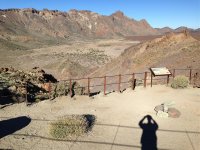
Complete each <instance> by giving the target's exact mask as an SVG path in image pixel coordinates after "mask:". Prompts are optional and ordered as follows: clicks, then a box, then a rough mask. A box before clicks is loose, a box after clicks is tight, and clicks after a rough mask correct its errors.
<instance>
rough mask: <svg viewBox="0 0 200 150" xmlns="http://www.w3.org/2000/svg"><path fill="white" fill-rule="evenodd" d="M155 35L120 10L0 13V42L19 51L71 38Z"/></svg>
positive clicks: (146, 24)
mask: <svg viewBox="0 0 200 150" xmlns="http://www.w3.org/2000/svg"><path fill="white" fill-rule="evenodd" d="M155 34H159V32H158V31H157V30H156V29H154V28H152V27H151V26H150V25H149V24H148V23H147V21H146V20H140V21H136V20H134V19H130V18H128V17H126V16H125V15H124V14H123V13H122V12H120V11H117V12H116V13H113V14H112V15H110V16H103V15H100V14H97V13H94V12H91V11H78V10H70V11H69V12H60V11H57V10H47V9H44V10H41V11H39V10H35V9H6V10H0V42H1V43H5V42H7V45H8V42H10V43H12V44H11V45H14V46H18V45H20V46H21V47H19V48H23V47H25V48H26V47H31V46H30V44H31V45H32V47H34V45H37V46H42V43H45V44H47V45H48V44H49V45H55V44H60V43H62V42H66V41H69V40H72V39H74V38H81V39H83V38H84V39H85V38H109V37H116V36H128V35H155ZM16 43H17V44H16ZM32 47H31V48H32ZM34 48H35V47H34Z"/></svg>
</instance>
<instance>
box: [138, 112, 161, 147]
mask: <svg viewBox="0 0 200 150" xmlns="http://www.w3.org/2000/svg"><path fill="white" fill-rule="evenodd" d="M145 119H146V120H147V123H144V121H145ZM139 126H140V128H142V130H143V133H142V137H141V141H140V142H141V145H142V150H157V136H156V130H158V124H157V123H156V121H155V120H154V119H153V118H152V117H151V116H150V115H146V116H144V118H142V120H140V122H139Z"/></svg>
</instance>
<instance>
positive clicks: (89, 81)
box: [88, 77, 90, 96]
mask: <svg viewBox="0 0 200 150" xmlns="http://www.w3.org/2000/svg"><path fill="white" fill-rule="evenodd" d="M88 95H89V96H90V78H89V77H88Z"/></svg>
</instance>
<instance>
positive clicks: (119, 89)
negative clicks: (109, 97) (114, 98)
mask: <svg viewBox="0 0 200 150" xmlns="http://www.w3.org/2000/svg"><path fill="white" fill-rule="evenodd" d="M118 91H119V92H120V91H121V74H119V84H118Z"/></svg>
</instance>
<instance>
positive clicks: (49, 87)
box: [48, 82, 51, 99]
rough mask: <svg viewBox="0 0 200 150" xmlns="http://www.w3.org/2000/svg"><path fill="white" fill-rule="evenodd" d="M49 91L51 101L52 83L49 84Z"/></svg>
mask: <svg viewBox="0 0 200 150" xmlns="http://www.w3.org/2000/svg"><path fill="white" fill-rule="evenodd" d="M48 91H49V99H50V98H51V82H49V86H48Z"/></svg>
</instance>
